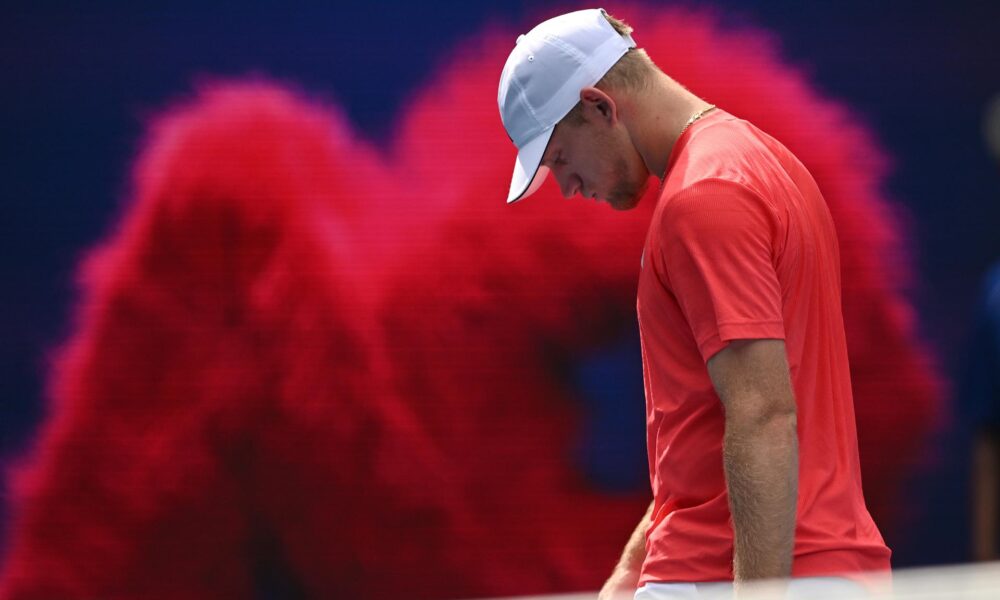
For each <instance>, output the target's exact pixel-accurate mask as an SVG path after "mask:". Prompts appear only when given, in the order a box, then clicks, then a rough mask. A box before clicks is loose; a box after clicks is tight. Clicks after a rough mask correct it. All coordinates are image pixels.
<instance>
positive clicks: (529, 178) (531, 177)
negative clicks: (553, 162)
mask: <svg viewBox="0 0 1000 600" xmlns="http://www.w3.org/2000/svg"><path fill="white" fill-rule="evenodd" d="M553 129H555V128H554V127H550V128H549V129H547V130H545V131H543V132H542V133H540V134H538V137H536V138H535V139H533V140H531V141H530V142H528V143H527V144H525V145H524V146H522V147H521V149H520V150H519V151H518V153H517V159H515V160H514V176H513V177H512V178H511V180H510V193H509V194H507V204H513V203H514V202H517V201H518V200H523V199H524V198H527V197H528V196H530V195H532V194H534V193H535V191H536V190H537V189H538V188H539V187H540V186H541V185H542V182H543V181H545V177H546V176H547V175H548V174H549V168H548V167H542V166H540V164H541V162H542V156H543V155H544V154H545V148H546V147H547V146H548V145H549V138H551V137H552V131H553Z"/></svg>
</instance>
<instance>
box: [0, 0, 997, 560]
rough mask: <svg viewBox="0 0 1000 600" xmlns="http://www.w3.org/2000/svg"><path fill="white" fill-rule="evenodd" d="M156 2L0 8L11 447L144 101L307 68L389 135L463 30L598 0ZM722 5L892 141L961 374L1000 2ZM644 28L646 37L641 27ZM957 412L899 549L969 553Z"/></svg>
mask: <svg viewBox="0 0 1000 600" xmlns="http://www.w3.org/2000/svg"><path fill="white" fill-rule="evenodd" d="M138 4H139V3H135V2H106V3H100V4H93V5H92V4H91V3H80V4H79V5H76V4H73V3H33V4H31V5H30V6H22V7H9V6H8V7H6V8H5V9H4V10H3V13H4V15H3V18H2V19H0V65H2V66H0V132H2V135H0V200H2V201H0V211H2V212H0V270H2V280H0V281H2V282H3V283H2V286H3V288H2V289H3V291H2V293H0V340H2V344H0V353H2V354H0V382H2V397H0V402H2V406H3V409H2V416H0V456H4V457H11V456H16V455H17V454H18V453H19V452H21V451H23V449H24V448H25V447H26V446H25V445H26V444H27V442H28V441H29V440H30V439H31V436H32V435H33V433H34V431H35V428H36V426H37V425H38V423H39V420H40V419H41V418H42V416H43V408H42V406H43V405H42V404H41V401H40V400H41V397H42V384H43V380H44V376H45V372H46V357H47V352H48V351H49V350H51V349H52V348H53V346H54V345H55V344H56V343H58V342H59V341H60V340H61V339H63V338H64V337H65V336H66V335H67V332H68V327H69V325H70V323H69V320H68V315H69V312H70V310H69V309H70V306H71V302H72V300H73V298H74V295H73V290H74V286H73V272H74V268H75V266H76V264H77V262H78V260H79V259H80V258H81V256H82V255H83V252H84V251H85V250H86V249H87V248H88V247H90V246H91V245H92V244H93V243H94V242H95V241H96V240H98V239H99V238H100V237H101V236H102V235H103V234H104V233H105V232H106V231H107V229H108V227H109V225H110V223H111V222H112V217H113V215H114V214H115V212H116V210H117V209H118V207H120V205H121V202H122V201H123V194H124V189H125V181H126V175H127V172H128V167H129V165H130V161H131V159H132V157H133V154H134V153H135V152H136V150H137V149H138V146H139V143H140V140H141V134H142V132H143V125H144V121H145V119H146V117H147V116H148V115H150V114H153V113H155V111H156V110H157V109H158V108H160V107H162V106H163V105H164V104H165V103H166V102H168V101H169V100H170V99H173V98H176V97H177V96H178V95H180V94H183V93H184V92H186V91H187V90H189V89H190V88H191V83H192V81H194V80H195V78H196V77H197V76H198V75H200V74H211V75H242V74H247V73H251V72H257V73H264V74H268V75H271V76H274V77H276V78H277V79H279V80H282V81H290V82H295V83H297V84H299V85H301V86H302V87H303V88H305V89H307V90H310V91H311V92H315V93H317V94H319V95H321V96H325V97H328V98H331V99H333V100H334V101H335V102H336V103H338V104H339V105H340V106H342V107H343V108H344V110H345V111H346V113H347V115H348V116H349V117H350V119H351V120H352V121H353V123H354V125H355V126H356V127H357V129H358V130H360V131H362V132H364V134H365V135H366V136H368V137H369V138H370V139H372V140H374V141H375V142H377V143H378V144H380V145H383V146H385V145H386V144H387V142H388V140H389V139H390V138H391V136H392V134H393V132H394V128H395V126H396V124H397V122H398V116H399V115H400V114H401V112H402V111H403V110H404V108H405V106H406V103H407V100H408V98H410V97H411V94H412V93H413V92H414V91H415V90H416V89H418V88H419V87H420V86H421V85H422V84H423V83H424V82H426V81H427V80H428V79H429V78H430V76H431V74H432V73H433V71H434V70H435V68H436V66H437V65H438V64H440V63H441V62H443V61H445V60H447V59H448V57H449V52H451V51H452V50H453V49H454V48H455V47H456V46H457V44H458V42H460V41H461V40H463V39H465V38H467V37H468V36H470V35H472V34H473V33H474V32H476V31H478V30H480V29H482V28H483V27H484V26H487V25H489V24H494V23H500V24H504V25H509V26H512V27H513V26H519V27H523V28H524V29H527V27H526V26H525V25H530V24H532V23H534V22H537V21H538V20H540V19H541V18H544V17H548V16H552V15H554V14H558V13H559V12H564V11H565V10H566V9H569V8H578V7H585V6H588V5H579V4H566V3H559V4H555V5H551V6H546V5H545V3H541V2H508V3H498V2H464V3H453V2H442V1H437V0H434V1H426V2H376V3H351V4H343V5H341V4H338V3H315V4H300V5H295V6H279V5H277V4H271V5H268V4H255V5H253V6H245V5H243V3H233V4H228V3H221V4H213V5H211V6H206V5H204V4H203V3H200V2H197V3H196V2H173V3H170V4H169V5H161V6H157V7H152V6H146V5H142V6H139V5H138ZM674 4H677V3H674ZM682 4H686V5H688V6H691V7H702V6H706V5H708V3H691V2H689V3H682ZM711 6H713V7H716V8H717V9H719V11H720V14H721V15H723V22H724V23H726V24H732V25H742V24H747V25H753V26H758V27H762V28H764V29H767V30H770V31H772V32H773V33H774V34H775V35H776V38H777V40H778V41H779V45H780V47H781V49H782V54H783V56H784V57H785V59H786V60H788V61H789V62H791V63H792V64H793V65H795V66H797V67H800V68H802V69H803V70H805V72H807V73H808V74H809V76H810V78H811V80H812V82H813V83H814V85H815V86H816V87H817V88H818V89H819V90H820V91H821V92H822V93H823V94H825V95H827V96H829V97H832V98H835V99H838V100H840V101H841V102H843V103H845V104H846V105H847V106H849V107H851V108H852V109H853V110H854V111H855V113H856V114H857V115H859V116H860V117H861V118H862V119H863V120H864V121H865V122H867V123H868V124H869V125H870V126H871V127H872V128H873V130H874V131H875V132H876V134H877V136H878V139H879V141H880V142H881V144H882V145H883V147H884V148H885V149H886V150H887V151H888V153H889V154H890V156H892V157H893V160H894V166H893V169H892V174H891V176H890V178H889V180H888V189H887V192H888V195H889V196H890V197H891V198H893V199H894V200H896V201H897V202H898V203H899V204H901V205H902V206H904V207H906V209H907V210H908V212H909V214H910V215H911V217H912V223H911V231H912V233H913V238H912V242H911V243H912V248H913V250H914V251H915V256H916V265H915V266H916V271H917V274H918V279H917V280H918V285H917V286H916V287H915V289H914V290H913V294H914V299H915V301H916V304H917V306H918V309H919V314H920V317H921V326H922V331H923V332H924V334H925V336H926V337H927V339H928V340H929V341H930V342H931V344H932V346H933V348H934V349H935V352H936V354H937V356H938V357H939V358H940V359H941V362H942V365H943V367H944V370H945V373H946V374H947V375H948V376H949V377H950V378H951V379H952V380H953V381H957V380H959V379H961V377H962V376H963V373H964V365H965V363H966V362H967V356H968V352H969V350H968V349H967V346H968V344H967V342H968V340H969V338H970V337H971V332H970V329H971V327H972V321H973V320H972V315H971V311H972V310H973V308H974V307H975V305H976V292H977V289H978V282H979V279H980V277H981V275H982V274H983V273H984V272H985V271H986V268H987V266H988V265H989V264H990V263H991V262H992V261H993V260H994V259H996V258H998V257H1000V235H998V233H997V232H998V224H1000V169H998V167H997V164H998V163H997V161H996V160H994V159H992V158H991V157H990V156H989V154H988V152H987V149H986V146H985V144H984V142H983V137H982V134H981V126H982V125H981V123H982V118H983V111H984V109H985V106H986V104H987V102H988V101H989V100H990V98H991V97H992V96H994V95H995V94H997V93H1000V43H998V42H997V37H998V34H1000V30H998V24H1000V2H976V1H968V0H960V1H952V2H947V3H943V2H926V1H912V2H883V3H877V2H870V1H869V2H862V1H857V0H841V1H839V2H822V3H821V2H808V3H803V2H797V1H791V0H777V1H769V2H767V1H749V0H716V1H714V2H712V3H711ZM604 7H605V8H607V9H608V10H609V11H610V12H612V13H614V9H615V5H614V4H613V3H606V4H604ZM633 25H634V26H635V27H636V30H637V31H636V38H637V40H638V41H639V44H640V45H642V24H641V23H633ZM499 68H500V65H498V66H497V72H498V73H499ZM695 91H697V90H695ZM612 354H614V352H613V349H612ZM595 360H601V359H600V358H599V357H598V358H597V359H595ZM603 362H604V364H607V365H609V366H608V369H610V370H612V371H613V370H615V369H617V368H619V367H618V366H616V365H617V363H616V362H615V360H614V359H608V360H605V361H603ZM582 385H588V384H587V382H586V381H583V382H582ZM953 387H955V386H953ZM595 389H596V391H595V395H600V394H601V393H602V392H601V391H600V390H599V389H597V388H596V386H595ZM955 405H956V406H959V405H960V404H958V403H957V402H956V403H955ZM959 413H961V411H959ZM958 416H959V417H960V418H959V420H958V421H957V422H956V423H955V424H954V426H952V427H951V428H950V429H949V430H947V431H946V432H945V433H944V434H943V435H942V437H941V439H940V440H938V441H937V444H936V445H935V446H934V447H933V448H932V449H930V453H931V454H932V455H936V456H938V458H939V460H938V462H937V464H936V466H934V467H933V468H931V470H930V471H928V472H927V473H926V474H924V475H923V476H921V477H920V478H919V479H918V480H917V481H914V482H913V483H912V485H911V487H910V490H909V494H910V497H911V498H912V501H913V503H914V504H915V505H916V506H917V507H918V514H919V523H918V526H917V527H915V528H914V530H913V531H912V532H911V533H910V534H909V538H907V539H899V540H896V541H895V543H894V544H893V545H894V546H895V558H894V563H895V565H896V566H905V565H915V564H927V563H941V562H956V561H960V560H966V559H967V558H968V552H967V541H966V540H967V535H966V530H967V524H966V522H965V516H964V515H965V514H966V513H967V509H966V506H965V503H966V502H967V496H966V494H965V493H964V489H965V485H966V483H965V477H966V471H965V469H966V468H967V467H966V465H965V462H966V460H965V457H964V456H963V448H964V446H963V443H964V442H965V441H966V439H967V438H966V436H967V430H966V429H965V428H964V421H963V420H962V419H961V417H962V414H959V415H958ZM584 451H586V449H585V450H584ZM591 451H592V449H591ZM596 468H599V469H600V468H604V469H606V472H607V473H608V474H609V477H613V476H614V473H615V471H614V469H613V468H611V467H608V466H607V465H605V466H604V467H601V466H600V465H598V466H597V467H596ZM626 483H628V482H627V481H625V482H624V483H623V481H620V480H619V481H611V482H610V485H624V484H626ZM0 522H2V520H0Z"/></svg>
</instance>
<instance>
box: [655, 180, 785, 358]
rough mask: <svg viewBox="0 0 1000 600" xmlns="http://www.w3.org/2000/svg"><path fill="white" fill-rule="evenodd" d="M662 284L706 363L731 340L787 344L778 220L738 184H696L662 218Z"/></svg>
mask: <svg viewBox="0 0 1000 600" xmlns="http://www.w3.org/2000/svg"><path fill="white" fill-rule="evenodd" d="M660 219H661V222H660V236H659V239H660V248H659V250H660V255H661V256H660V258H661V261H662V265H663V269H664V271H665V273H664V279H665V282H666V283H667V285H668V287H669V288H670V290H671V292H672V293H673V294H674V296H675V298H676V299H677V302H678V304H679V305H680V307H681V310H682V312H683V313H684V316H685V318H686V319H687V321H688V323H689V324H690V326H691V330H692V333H693V334H694V338H695V341H696V342H697V344H698V350H699V351H700V352H701V355H702V358H703V359H704V360H705V361H706V362H707V361H708V359H710V358H711V357H712V356H713V355H715V354H716V353H717V352H718V351H720V350H722V349H723V348H725V347H726V345H727V344H728V342H729V341H730V340H734V339H764V338H768V339H784V338H785V329H784V323H783V319H782V310H781V309H782V301H781V286H780V284H779V282H778V276H777V273H776V271H775V261H774V257H775V256H776V255H777V248H778V246H777V244H775V240H776V239H782V238H781V237H779V236H778V232H779V231H781V225H780V221H779V219H778V217H777V215H776V213H775V211H774V209H773V208H772V206H771V205H770V204H768V203H767V202H766V201H764V200H763V199H762V198H760V197H759V196H758V195H757V194H755V193H753V192H752V191H751V190H749V189H748V188H746V187H745V186H743V185H740V184H739V183H735V182H730V181H725V180H720V179H709V180H703V181H699V182H697V183H695V184H693V185H691V186H689V187H687V188H685V189H684V190H682V191H681V192H679V193H677V194H675V195H674V196H672V197H671V198H669V199H668V200H667V204H665V205H664V207H663V210H662V212H661V213H660Z"/></svg>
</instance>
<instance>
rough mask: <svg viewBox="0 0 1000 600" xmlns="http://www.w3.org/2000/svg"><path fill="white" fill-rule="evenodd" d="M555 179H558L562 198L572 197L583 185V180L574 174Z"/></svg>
mask: <svg viewBox="0 0 1000 600" xmlns="http://www.w3.org/2000/svg"><path fill="white" fill-rule="evenodd" d="M557 179H558V180H559V191H560V192H562V195H563V198H572V197H573V196H575V195H576V193H577V192H579V191H580V187H582V186H583V181H581V180H580V178H579V177H577V176H576V175H569V176H564V177H559V178H557Z"/></svg>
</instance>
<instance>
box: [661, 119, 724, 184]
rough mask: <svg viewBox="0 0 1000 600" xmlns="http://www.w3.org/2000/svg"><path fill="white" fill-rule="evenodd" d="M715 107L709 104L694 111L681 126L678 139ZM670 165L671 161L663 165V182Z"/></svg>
mask: <svg viewBox="0 0 1000 600" xmlns="http://www.w3.org/2000/svg"><path fill="white" fill-rule="evenodd" d="M715 108H716V106H715V105H714V104H709V105H708V106H707V107H705V108H703V109H701V110H699V111H698V112H696V113H694V114H693V115H691V118H690V119H688V120H687V123H685V124H684V127H681V131H680V133H678V134H677V139H678V140H679V139H681V136H682V135H684V132H685V131H687V128H688V127H690V126H691V125H692V124H693V123H694V122H695V121H697V120H698V119H700V118H702V117H704V116H705V115H707V114H708V113H709V112H710V111H712V110H714V109H715ZM674 143H675V144H676V143H677V142H674ZM669 167H670V164H669V163H667V165H666V166H665V167H663V176H662V177H660V181H661V182H664V181H666V179H667V169H668V168H669Z"/></svg>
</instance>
